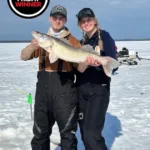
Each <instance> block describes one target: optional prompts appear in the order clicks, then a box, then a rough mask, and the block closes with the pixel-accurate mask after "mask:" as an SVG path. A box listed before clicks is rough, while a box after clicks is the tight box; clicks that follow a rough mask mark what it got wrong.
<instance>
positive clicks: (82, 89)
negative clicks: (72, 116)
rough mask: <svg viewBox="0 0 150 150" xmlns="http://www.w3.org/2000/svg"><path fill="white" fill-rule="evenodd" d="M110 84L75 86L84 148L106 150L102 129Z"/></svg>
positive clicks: (86, 149)
mask: <svg viewBox="0 0 150 150" xmlns="http://www.w3.org/2000/svg"><path fill="white" fill-rule="evenodd" d="M109 89H110V85H107V84H102V85H100V84H96V85H92V84H90V83H89V84H88V83H86V84H84V85H80V86H79V87H78V88H77V95H78V101H79V126H80V132H81V137H82V140H83V143H84V146H85V150H107V147H106V144H105V139H104V137H103V136H102V130H103V127H104V122H105V115H106V111H107V108H108V104H109V95H110V92H109V91H110V90H109Z"/></svg>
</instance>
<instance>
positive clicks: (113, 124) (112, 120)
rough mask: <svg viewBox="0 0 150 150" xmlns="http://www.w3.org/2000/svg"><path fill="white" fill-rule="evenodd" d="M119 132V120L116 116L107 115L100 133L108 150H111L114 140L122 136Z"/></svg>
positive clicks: (120, 128) (120, 129)
mask: <svg viewBox="0 0 150 150" xmlns="http://www.w3.org/2000/svg"><path fill="white" fill-rule="evenodd" d="M121 131H122V127H121V122H120V120H119V119H118V118H117V117H116V116H113V115H111V114H110V113H107V114H106V120H105V125H104V129H103V132H102V133H103V136H104V138H105V142H106V145H107V147H108V150H111V148H112V145H113V143H114V141H115V138H116V137H119V136H121V135H122V133H121Z"/></svg>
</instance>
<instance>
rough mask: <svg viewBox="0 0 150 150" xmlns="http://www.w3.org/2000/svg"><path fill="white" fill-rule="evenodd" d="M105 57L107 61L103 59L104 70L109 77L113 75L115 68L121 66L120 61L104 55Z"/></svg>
mask: <svg viewBox="0 0 150 150" xmlns="http://www.w3.org/2000/svg"><path fill="white" fill-rule="evenodd" d="M104 58H105V61H103V63H102V65H103V69H104V72H105V74H106V75H107V76H108V77H111V75H112V71H113V69H116V68H117V67H119V63H118V62H117V61H116V60H115V59H113V58H111V57H104Z"/></svg>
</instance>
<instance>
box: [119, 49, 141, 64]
mask: <svg viewBox="0 0 150 150" xmlns="http://www.w3.org/2000/svg"><path fill="white" fill-rule="evenodd" d="M135 54H137V53H135V52H134V51H133V54H132V55H130V53H129V50H128V49H127V48H126V47H123V48H122V51H119V52H118V53H117V58H118V61H119V63H120V64H127V65H137V64H138V62H137V61H136V60H135V59H136V55H135Z"/></svg>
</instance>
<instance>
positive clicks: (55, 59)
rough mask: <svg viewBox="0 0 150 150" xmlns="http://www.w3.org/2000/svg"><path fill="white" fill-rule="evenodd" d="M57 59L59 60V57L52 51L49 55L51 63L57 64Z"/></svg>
mask: <svg viewBox="0 0 150 150" xmlns="http://www.w3.org/2000/svg"><path fill="white" fill-rule="evenodd" d="M57 59H58V57H57V56H56V54H55V53H54V52H53V51H50V53H49V60H50V63H54V62H56V61H57Z"/></svg>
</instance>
